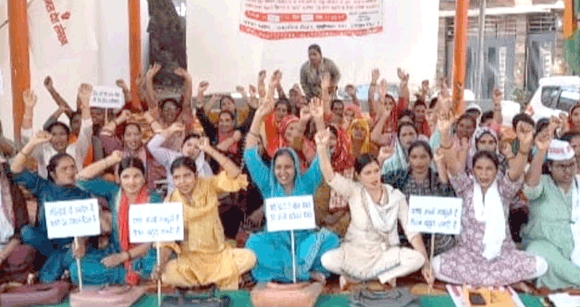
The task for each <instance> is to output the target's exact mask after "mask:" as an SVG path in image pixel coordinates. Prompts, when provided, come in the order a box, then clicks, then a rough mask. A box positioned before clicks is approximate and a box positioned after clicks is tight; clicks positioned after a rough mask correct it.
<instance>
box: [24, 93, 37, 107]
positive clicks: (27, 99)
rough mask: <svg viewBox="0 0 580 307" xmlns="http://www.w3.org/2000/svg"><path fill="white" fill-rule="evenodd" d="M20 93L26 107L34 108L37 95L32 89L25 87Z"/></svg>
mask: <svg viewBox="0 0 580 307" xmlns="http://www.w3.org/2000/svg"><path fill="white" fill-rule="evenodd" d="M23 94H24V95H22V99H23V100H24V106H26V107H27V108H31V109H32V108H34V106H35V105H36V102H37V101H38V97H36V95H35V94H34V91H33V90H31V89H26V90H25V91H24V93H23Z"/></svg>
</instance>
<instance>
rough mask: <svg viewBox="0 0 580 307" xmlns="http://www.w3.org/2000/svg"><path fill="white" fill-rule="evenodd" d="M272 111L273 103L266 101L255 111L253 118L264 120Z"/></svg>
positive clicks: (269, 100) (270, 100)
mask: <svg viewBox="0 0 580 307" xmlns="http://www.w3.org/2000/svg"><path fill="white" fill-rule="evenodd" d="M272 110H274V101H273V100H272V99H266V101H265V102H264V103H263V104H262V105H261V106H260V107H259V108H258V109H257V110H256V114H255V115H254V117H255V118H264V117H266V116H267V115H268V114H270V112H272Z"/></svg>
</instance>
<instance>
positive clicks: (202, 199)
mask: <svg viewBox="0 0 580 307" xmlns="http://www.w3.org/2000/svg"><path fill="white" fill-rule="evenodd" d="M199 147H200V149H201V150H203V151H204V152H205V153H206V154H208V155H210V156H211V157H212V158H213V159H215V160H216V161H218V163H220V165H221V166H222V168H223V169H224V171H222V172H221V173H219V174H218V175H217V176H213V177H209V178H203V179H202V178H198V177H197V176H196V172H195V171H196V169H195V161H194V160H192V159H191V158H189V157H181V158H178V159H176V160H175V161H174V162H173V164H172V165H171V174H172V176H173V181H174V182H175V187H176V189H175V191H173V192H172V193H170V194H169V196H168V197H167V199H166V202H181V203H183V216H184V227H185V233H184V240H183V242H181V243H179V244H177V243H171V244H168V245H166V246H165V247H164V248H163V250H162V252H163V254H162V266H161V268H163V269H162V281H163V282H164V283H167V284H170V285H173V286H178V287H194V286H200V285H208V284H212V283H215V284H217V285H218V287H220V288H221V289H228V290H235V289H238V280H239V277H240V275H242V274H243V273H245V272H248V271H249V270H250V269H252V267H253V266H254V264H255V263H256V256H255V254H254V253H253V252H252V251H251V250H249V249H239V248H232V247H230V246H229V245H228V244H226V243H225V237H224V228H223V225H222V223H221V220H220V217H219V211H218V206H219V202H218V193H221V192H236V191H238V190H240V189H242V188H245V187H246V186H247V184H248V181H247V177H246V176H245V175H242V174H241V171H240V169H239V168H238V167H237V166H236V165H235V164H234V163H233V162H232V161H230V160H229V159H228V158H226V157H225V156H224V155H222V154H220V153H219V152H218V151H217V150H215V149H213V148H212V147H211V146H209V141H208V140H207V139H204V140H203V141H202V142H201V143H200V145H199ZM171 250H173V251H174V252H175V253H176V254H177V259H174V260H171V261H168V262H167V260H168V259H169V256H170V255H171ZM163 260H165V261H163ZM164 263H166V264H165V265H163V264H164Z"/></svg>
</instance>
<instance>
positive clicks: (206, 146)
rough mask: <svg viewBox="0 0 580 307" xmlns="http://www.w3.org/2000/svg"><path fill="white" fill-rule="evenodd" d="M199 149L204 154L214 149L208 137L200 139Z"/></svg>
mask: <svg viewBox="0 0 580 307" xmlns="http://www.w3.org/2000/svg"><path fill="white" fill-rule="evenodd" d="M197 147H198V148H199V149H200V150H201V151H203V152H208V151H210V150H211V149H212V147H211V145H210V143H209V138H207V137H202V138H201V139H199V142H198V143H197Z"/></svg>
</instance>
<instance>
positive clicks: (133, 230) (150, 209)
mask: <svg viewBox="0 0 580 307" xmlns="http://www.w3.org/2000/svg"><path fill="white" fill-rule="evenodd" d="M181 240H183V204H182V203H163V204H142V205H131V206H130V207H129V241H130V242H131V243H149V242H168V241H181Z"/></svg>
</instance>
